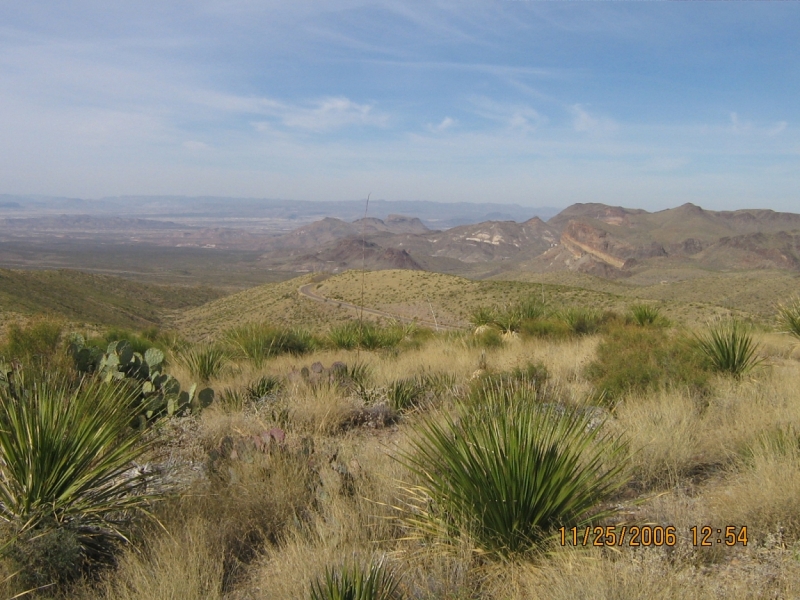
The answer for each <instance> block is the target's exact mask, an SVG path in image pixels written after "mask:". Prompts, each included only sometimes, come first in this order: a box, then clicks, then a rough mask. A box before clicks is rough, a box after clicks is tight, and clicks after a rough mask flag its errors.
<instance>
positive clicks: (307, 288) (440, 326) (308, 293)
mask: <svg viewBox="0 0 800 600" xmlns="http://www.w3.org/2000/svg"><path fill="white" fill-rule="evenodd" d="M316 285H317V284H316V283H314V282H312V283H307V284H305V285H301V286H300V287H299V288H297V293H299V294H300V295H301V296H304V297H306V298H308V299H309V300H313V301H314V302H322V303H323V304H335V305H336V306H337V307H339V308H347V309H350V310H353V311H355V312H356V313H359V312H360V311H363V312H364V314H367V315H374V316H376V317H384V318H386V319H394V320H395V321H400V322H401V323H416V324H417V325H425V326H426V327H432V328H433V329H434V330H436V331H440V330H447V331H462V330H464V329H466V328H465V327H459V326H458V325H448V324H446V323H438V322H434V321H426V320H423V319H411V318H409V317H403V316H400V315H393V314H391V313H388V312H385V311H382V310H378V309H376V308H367V307H366V306H365V307H363V308H362V307H360V306H357V305H355V304H350V303H349V302H344V301H343V300H331V299H330V298H326V297H325V296H320V295H319V294H317V293H315V292H314V291H312V290H313V289H314V287H315V286H316Z"/></svg>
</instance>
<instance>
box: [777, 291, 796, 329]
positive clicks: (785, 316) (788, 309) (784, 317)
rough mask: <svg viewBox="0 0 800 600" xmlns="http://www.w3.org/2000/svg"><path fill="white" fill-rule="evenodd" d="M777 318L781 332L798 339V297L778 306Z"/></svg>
mask: <svg viewBox="0 0 800 600" xmlns="http://www.w3.org/2000/svg"><path fill="white" fill-rule="evenodd" d="M778 318H779V320H780V321H781V326H782V329H783V331H785V332H786V333H789V334H791V335H793V336H794V337H796V338H798V339H800V297H795V298H792V299H791V300H789V301H788V302H787V303H785V304H780V305H778Z"/></svg>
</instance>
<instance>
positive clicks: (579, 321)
mask: <svg viewBox="0 0 800 600" xmlns="http://www.w3.org/2000/svg"><path fill="white" fill-rule="evenodd" d="M557 316H558V318H559V319H560V320H561V321H563V322H564V323H565V324H566V325H567V327H569V329H570V331H572V333H574V334H577V335H587V334H590V333H597V331H598V330H599V329H600V325H601V324H602V322H603V315H602V314H601V313H599V312H598V311H596V310H591V309H587V308H567V309H565V310H562V311H560V312H559V313H558V315H557Z"/></svg>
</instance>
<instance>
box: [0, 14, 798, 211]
mask: <svg viewBox="0 0 800 600" xmlns="http://www.w3.org/2000/svg"><path fill="white" fill-rule="evenodd" d="M798 31H800V3H797V2H772V3H767V2H763V3H762V2H756V3H738V2H737V3H729V2H702V3H689V2H678V3H661V2H631V3H628V2H525V1H508V0H505V1H502V0H501V1H483V2H470V1H468V0H462V1H459V2H437V1H435V0H434V1H428V2H396V1H393V0H389V1H384V2H369V1H359V0H326V1H324V2H322V1H314V2H309V1H305V0H295V1H288V0H287V1H281V2H277V1H270V0H266V1H249V0H226V1H212V0H207V1H202V0H201V1H195V2H188V1H182V2H170V1H169V0H160V1H159V2H151V1H150V0H139V1H137V2H117V3H109V2H101V1H89V0H83V1H82V0H75V1H71V2H36V1H31V2H11V1H3V2H0V141H2V143H0V193H11V194H47V195H69V196H80V197H90V198H91V197H101V196H107V195H125V194H180V195H225V196H248V197H265V198H289V199H298V200H344V199H360V198H364V197H365V196H366V195H367V193H368V192H371V193H372V197H373V198H383V199H387V200H438V201H462V200H464V201H475V202H493V201H494V202H516V203H520V204H523V205H530V206H567V205H569V204H572V203H574V202H605V203H609V204H615V205H617V204H619V205H624V206H635V207H641V208H647V209H649V210H656V209H663V208H668V207H671V206H677V205H680V204H682V203H684V202H694V203H697V204H700V205H702V206H704V207H707V208H716V209H725V208H743V207H766V208H774V209H778V210H793V211H800V35H798Z"/></svg>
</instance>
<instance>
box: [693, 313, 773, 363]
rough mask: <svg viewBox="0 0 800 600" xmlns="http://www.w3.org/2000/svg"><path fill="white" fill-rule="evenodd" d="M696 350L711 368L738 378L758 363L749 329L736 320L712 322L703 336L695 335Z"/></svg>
mask: <svg viewBox="0 0 800 600" xmlns="http://www.w3.org/2000/svg"><path fill="white" fill-rule="evenodd" d="M695 341H696V343H697V346H698V348H699V349H700V351H701V352H702V353H703V355H704V356H705V357H706V359H707V360H708V362H709V364H710V365H711V368H712V369H713V370H715V371H718V372H720V373H726V374H728V375H731V376H733V377H737V378H738V377H741V376H742V375H744V374H745V373H747V372H748V371H750V370H751V369H753V368H754V367H756V366H757V365H758V364H759V363H760V362H761V359H759V357H758V355H757V354H756V352H757V351H758V345H757V344H756V343H755V341H754V340H753V335H752V333H751V331H750V327H749V326H747V325H745V324H744V323H742V322H741V321H739V320H736V319H727V320H723V321H718V322H716V323H712V324H711V325H710V326H709V328H708V331H707V332H706V333H702V334H697V335H695Z"/></svg>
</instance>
